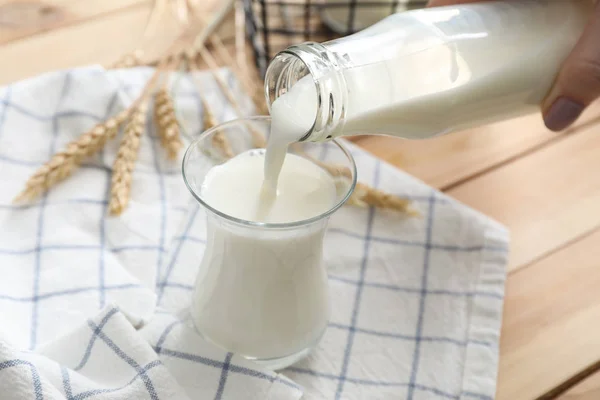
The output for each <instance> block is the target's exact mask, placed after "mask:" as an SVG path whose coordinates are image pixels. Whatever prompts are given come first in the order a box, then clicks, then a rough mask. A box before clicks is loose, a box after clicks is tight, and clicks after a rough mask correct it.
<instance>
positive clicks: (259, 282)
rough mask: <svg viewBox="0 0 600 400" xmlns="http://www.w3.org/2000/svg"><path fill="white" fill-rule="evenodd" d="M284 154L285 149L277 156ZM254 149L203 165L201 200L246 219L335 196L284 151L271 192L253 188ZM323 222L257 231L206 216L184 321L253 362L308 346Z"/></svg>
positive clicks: (288, 215)
mask: <svg viewBox="0 0 600 400" xmlns="http://www.w3.org/2000/svg"><path fill="white" fill-rule="evenodd" d="M283 154H284V155H285V149H284V153H283ZM264 165H265V151H264V150H250V151H248V152H245V153H242V154H240V155H238V156H236V157H234V158H233V159H231V160H229V161H227V162H225V163H224V164H222V165H219V166H216V167H213V168H212V169H211V170H210V171H209V172H208V174H207V175H206V177H205V180H204V182H203V185H202V188H201V195H202V198H203V199H204V201H205V202H206V203H207V204H209V205H210V206H212V207H214V208H215V209H217V210H219V211H220V212H222V213H225V214H227V215H230V216H232V217H235V218H238V219H243V220H247V221H258V222H271V223H284V222H293V221H301V220H306V219H309V218H311V217H315V216H318V215H320V214H322V213H325V212H327V211H328V210H330V209H331V208H332V207H333V206H334V205H335V203H336V187H335V183H334V181H333V178H332V177H331V176H329V174H328V173H327V172H326V171H324V170H323V169H322V168H320V167H319V166H317V165H315V164H314V163H312V162H310V161H308V160H306V159H304V158H302V157H299V156H297V155H294V154H289V155H288V156H287V157H285V161H284V162H283V168H282V170H281V174H280V176H279V185H278V188H277V191H276V195H275V196H274V197H269V199H267V200H265V193H264V191H263V178H264V174H263V173H264ZM326 224H327V220H326V219H319V220H317V221H315V222H312V223H310V224H305V225H301V226H299V227H292V228H281V229H275V228H261V227H252V226H246V225H243V224H237V223H235V222H231V221H228V220H226V219H224V218H221V217H219V216H217V215H214V214H210V213H209V215H208V227H207V234H208V236H207V246H206V251H205V254H204V257H203V259H202V264H201V266H200V271H199V275H198V278H197V279H198V280H197V284H196V289H195V291H194V295H193V302H192V318H193V319H194V323H195V326H196V327H197V328H198V329H199V331H200V332H201V333H202V334H203V335H204V336H205V337H206V338H207V339H209V340H211V341H213V342H215V343H216V344H218V345H220V346H223V347H224V348H226V349H228V350H229V351H233V352H235V353H237V354H241V355H244V356H246V357H251V358H258V359H270V358H279V357H284V356H288V355H292V354H295V353H297V352H300V351H303V350H305V349H307V348H309V347H311V346H313V345H314V344H315V343H316V341H317V340H318V339H319V338H320V336H321V334H322V333H323V331H324V329H325V327H326V325H327V319H328V315H329V309H328V298H327V275H326V272H325V270H324V268H323V267H322V265H321V263H322V258H323V235H324V231H325V227H326Z"/></svg>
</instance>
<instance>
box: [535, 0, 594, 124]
mask: <svg viewBox="0 0 600 400" xmlns="http://www.w3.org/2000/svg"><path fill="white" fill-rule="evenodd" d="M599 97H600V3H598V2H597V3H596V5H595V8H594V13H593V15H592V16H591V18H590V20H589V23H588V25H587V26H586V29H585V31H584V33H583V36H582V37H581V39H580V40H579V42H578V43H577V45H576V46H575V48H574V49H573V51H572V52H571V54H570V55H569V57H568V58H567V60H566V61H565V62H564V64H563V66H562V68H561V70H560V72H559V74H558V76H557V78H556V81H555V83H554V85H553V87H552V89H551V90H550V92H549V94H548V96H547V97H546V99H545V100H544V102H543V104H542V112H543V116H544V123H545V124H546V126H547V127H548V129H550V130H553V131H562V130H564V129H566V128H568V127H569V126H570V125H571V124H573V123H574V122H575V121H576V120H577V119H578V118H579V116H580V115H581V113H582V112H583V110H585V108H586V107H587V106H589V105H590V104H591V103H592V102H593V101H594V100H596V99H598V98H599Z"/></svg>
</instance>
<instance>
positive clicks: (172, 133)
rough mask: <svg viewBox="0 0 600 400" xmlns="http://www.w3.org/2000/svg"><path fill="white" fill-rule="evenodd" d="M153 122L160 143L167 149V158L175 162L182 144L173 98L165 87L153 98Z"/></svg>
mask: <svg viewBox="0 0 600 400" xmlns="http://www.w3.org/2000/svg"><path fill="white" fill-rule="evenodd" d="M154 120H155V122H156V125H157V127H158V135H159V136H160V143H161V144H162V146H163V147H164V148H165V149H167V155H168V156H169V158H170V159H171V160H175V159H176V158H177V154H178V153H179V150H181V148H182V147H183V142H182V141H181V132H180V129H179V123H178V122H177V116H176V115H175V106H174V104H173V98H172V97H171V94H170V93H169V90H168V89H167V88H166V87H164V88H162V89H160V90H158V91H157V92H156V95H155V96H154Z"/></svg>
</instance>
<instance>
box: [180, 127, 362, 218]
mask: <svg viewBox="0 0 600 400" xmlns="http://www.w3.org/2000/svg"><path fill="white" fill-rule="evenodd" d="M249 121H259V122H267V123H270V122H271V117H270V116H253V117H243V118H237V119H234V120H231V121H227V122H224V123H221V124H219V125H217V126H214V127H212V128H210V129H208V130H206V131H204V132H202V133H201V134H200V135H199V136H198V137H197V138H196V139H194V140H193V141H192V142H191V143H190V144H189V146H188V148H187V149H186V151H185V154H184V156H183V161H182V163H181V172H182V175H183V181H184V182H185V185H186V187H187V188H188V190H189V191H190V193H191V194H192V196H193V197H194V198H195V199H196V200H197V201H198V202H199V203H200V204H201V205H202V206H203V207H204V208H206V209H207V210H208V211H210V212H211V213H213V214H215V215H217V216H219V217H221V218H223V219H225V220H228V221H230V222H233V223H235V224H238V225H242V226H247V227H254V228H265V229H287V228H295V227H299V226H305V225H309V224H312V223H314V222H317V221H320V220H322V219H324V218H327V217H329V216H330V215H331V214H333V213H334V212H335V211H337V210H338V209H339V208H341V207H342V206H343V205H344V203H346V201H348V199H349V198H350V196H351V195H352V192H353V191H354V188H355V187H356V183H357V176H356V175H357V170H356V162H355V161H354V157H353V156H352V153H350V151H349V150H348V149H347V148H346V147H345V146H343V145H342V144H341V143H340V142H339V141H338V140H337V139H332V140H330V142H332V143H333V144H335V145H336V146H337V147H338V148H339V149H340V150H341V151H342V153H344V155H345V156H346V157H347V159H348V161H349V163H350V165H349V167H350V169H351V171H352V179H351V182H350V185H349V187H348V190H347V192H346V193H345V194H344V196H343V197H342V198H341V199H340V200H339V201H337V202H336V204H335V205H333V206H332V207H331V208H330V209H329V210H327V211H325V212H323V213H321V214H318V215H316V216H314V217H310V218H307V219H303V220H299V221H292V222H277V223H272V222H257V221H248V220H245V219H241V218H236V217H233V216H231V215H229V214H226V213H224V212H222V211H219V210H218V209H216V208H215V207H212V206H211V205H209V204H208V203H207V202H206V201H204V199H203V198H202V196H201V195H200V193H197V191H196V190H194V188H192V186H191V185H190V183H189V181H188V178H187V174H186V167H185V165H186V161H187V160H188V157H189V155H190V151H191V149H192V148H194V146H195V145H197V144H198V143H199V142H201V141H202V140H204V138H205V137H207V136H210V135H211V134H212V133H214V132H215V131H217V130H220V129H223V128H225V127H227V126H232V125H237V124H243V123H244V122H249ZM322 144H323V145H325V143H322Z"/></svg>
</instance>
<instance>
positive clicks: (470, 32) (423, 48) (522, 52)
mask: <svg viewBox="0 0 600 400" xmlns="http://www.w3.org/2000/svg"><path fill="white" fill-rule="evenodd" d="M592 7H593V1H591V0H554V1H553V0H529V1H501V2H484V3H476V4H466V5H458V6H448V7H439V8H429V9H423V10H416V11H409V12H402V13H398V14H394V15H392V16H389V17H387V18H385V19H384V20H382V21H380V22H378V23H377V24H375V25H373V26H371V27H369V28H367V29H365V30H363V31H360V32H358V33H355V34H353V35H350V36H347V37H344V38H341V39H338V40H333V41H330V42H326V43H322V44H320V43H303V44H300V45H296V46H291V47H289V48H287V49H285V50H284V51H282V52H280V53H279V54H278V55H277V56H276V57H275V58H274V59H273V61H272V62H271V64H270V65H269V68H268V70H267V74H266V79H265V95H266V98H267V103H268V104H269V106H271V105H272V104H273V102H274V101H275V100H277V99H279V101H278V102H279V103H285V107H278V108H277V110H276V111H278V112H280V113H282V112H281V111H280V110H281V109H287V110H289V112H287V113H286V118H289V120H288V122H287V123H288V124H294V125H296V126H297V127H299V130H302V131H303V132H305V134H304V135H303V136H302V137H299V138H296V140H309V141H321V140H327V139H330V138H333V137H337V136H340V135H356V134H388V135H394V136H400V137H405V138H412V139H420V138H429V137H433V136H436V135H441V134H445V133H449V132H453V131H457V130H462V129H465V128H469V127H473V126H478V125H483V124H486V123H490V122H494V121H498V120H503V119H509V118H512V117H516V116H519V115H523V114H526V113H530V112H533V111H538V110H539V109H540V103H541V102H542V100H543V99H544V97H545V96H546V94H547V92H548V91H549V89H550V87H551V85H552V83H553V81H554V79H555V77H556V75H557V73H558V71H559V68H560V66H561V64H562V62H563V61H564V60H565V58H566V57H567V56H568V54H569V53H570V51H571V50H572V49H573V47H574V45H575V43H576V42H577V40H578V38H579V37H580V35H581V33H582V32H583V29H584V27H585V24H586V21H587V18H588V16H589V15H590V14H591V13H590V10H591V8H592ZM271 114H272V115H273V117H274V118H276V116H275V115H274V113H273V111H271ZM296 130H298V129H296Z"/></svg>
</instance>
